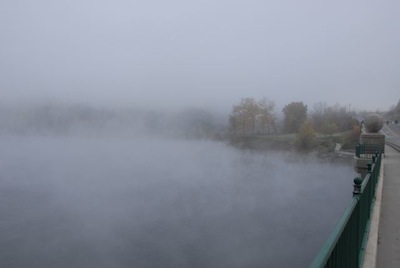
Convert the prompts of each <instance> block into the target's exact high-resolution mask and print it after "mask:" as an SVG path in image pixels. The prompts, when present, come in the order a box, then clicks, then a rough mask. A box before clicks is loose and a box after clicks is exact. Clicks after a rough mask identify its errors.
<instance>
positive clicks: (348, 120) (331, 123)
mask: <svg viewBox="0 0 400 268" xmlns="http://www.w3.org/2000/svg"><path fill="white" fill-rule="evenodd" d="M311 118H312V122H313V124H314V127H315V129H316V130H317V131H318V132H320V133H323V134H333V133H335V132H338V131H346V130H351V129H352V128H353V126H354V125H357V124H358V122H357V120H356V119H355V118H354V117H353V115H352V114H351V113H350V111H349V110H348V109H347V107H345V106H340V105H339V104H336V105H334V106H328V105H326V104H325V103H322V102H320V103H317V104H315V105H314V110H313V111H312V112H311Z"/></svg>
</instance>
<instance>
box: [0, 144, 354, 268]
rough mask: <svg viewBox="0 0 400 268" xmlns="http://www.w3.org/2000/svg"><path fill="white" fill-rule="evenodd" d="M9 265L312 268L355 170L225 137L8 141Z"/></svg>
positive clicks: (4, 188)
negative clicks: (240, 146)
mask: <svg viewBox="0 0 400 268" xmlns="http://www.w3.org/2000/svg"><path fill="white" fill-rule="evenodd" d="M0 148H1V150H0V232H1V237H2V238H1V240H0V250H1V254H0V267H18V268H21V267H307V266H308V265H309V263H310V262H311V261H312V259H313V257H314V255H315V254H316V252H317V251H318V250H319V248H320V246H321V244H322V243H323V242H324V241H325V240H326V237H327V235H328V234H329V233H330V231H331V229H332V227H333V226H334V224H335V223H336V221H337V220H338V218H339V216H340V215H341V213H342V212H343V209H344V208H345V206H346V205H347V203H348V202H349V201H350V199H351V190H352V188H351V185H352V184H351V182H352V179H353V177H354V175H355V174H354V171H353V169H352V167H351V165H342V164H337V163H336V164H329V163H322V162H320V161H318V160H317V159H314V158H312V157H306V156H302V157H298V156H294V155H292V154H289V153H277V152H271V153H262V154H261V153H255V152H249V151H241V150H237V149H234V148H232V147H229V146H227V145H225V144H224V143H222V142H210V141H183V140H166V139H145V138H143V139H111V138H97V139H89V138H78V137H75V138H72V137H51V138H50V137H2V138H0Z"/></svg>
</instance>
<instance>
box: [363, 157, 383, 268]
mask: <svg viewBox="0 0 400 268" xmlns="http://www.w3.org/2000/svg"><path fill="white" fill-rule="evenodd" d="M384 161H385V160H384V159H382V162H381V172H380V174H379V179H378V184H377V186H376V187H377V188H376V192H375V202H374V208H373V211H372V216H371V225H370V229H369V236H368V241H367V247H366V249H365V255H364V262H363V266H362V267H363V268H375V267H376V262H377V256H378V231H379V219H380V216H381V204H382V189H383V178H384V166H385V165H384Z"/></svg>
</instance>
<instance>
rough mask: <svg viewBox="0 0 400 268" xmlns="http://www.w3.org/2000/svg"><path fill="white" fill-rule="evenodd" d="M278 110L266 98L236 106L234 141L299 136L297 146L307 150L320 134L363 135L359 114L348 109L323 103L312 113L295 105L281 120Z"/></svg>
mask: <svg viewBox="0 0 400 268" xmlns="http://www.w3.org/2000/svg"><path fill="white" fill-rule="evenodd" d="M275 107H276V106H275V103H274V102H273V101H271V100H267V99H266V98H263V99H261V100H256V99H254V98H243V99H242V100H241V101H240V102H239V103H238V104H235V105H233V106H232V112H231V114H230V116H229V133H230V138H231V140H237V139H238V138H239V139H240V138H243V137H254V136H260V135H278V134H297V140H296V143H297V145H298V146H299V147H303V148H306V147H310V146H312V143H313V140H314V138H315V136H316V135H317V134H318V133H319V134H322V135H331V134H334V133H338V132H345V131H353V132H355V133H358V132H359V129H358V128H359V122H358V121H357V120H356V118H355V113H354V112H351V111H350V110H349V109H348V108H347V107H346V106H340V105H339V104H336V105H333V106H329V105H327V104H326V103H323V102H319V103H316V104H315V105H314V106H313V109H312V110H311V111H310V110H309V108H308V106H307V105H305V104H304V103H303V102H301V101H297V102H296V101H294V102H290V103H288V104H287V105H285V106H284V107H283V109H282V114H283V117H282V119H280V120H278V116H277V113H276V110H275ZM355 135H356V134H355Z"/></svg>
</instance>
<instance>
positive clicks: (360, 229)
mask: <svg viewBox="0 0 400 268" xmlns="http://www.w3.org/2000/svg"><path fill="white" fill-rule="evenodd" d="M363 146H364V145H359V149H360V150H361V151H363V150H364V152H365V149H366V148H363ZM381 161H382V152H381V151H378V152H376V153H375V154H373V155H372V157H371V163H370V164H368V172H367V173H366V175H365V176H364V178H361V177H357V178H355V179H354V190H353V198H352V200H351V202H350V204H349V205H348V206H347V208H346V210H345V212H344V213H343V215H342V217H341V218H340V219H339V221H338V223H337V224H336V226H335V228H334V229H333V231H332V233H331V235H330V236H329V237H328V240H327V241H326V243H325V244H324V245H323V247H322V248H321V250H320V252H319V253H318V255H317V256H316V257H315V259H314V261H313V263H312V264H311V266H310V267H312V268H317V267H318V268H319V267H361V266H362V262H363V259H364V254H365V246H366V242H367V238H368V234H369V225H370V217H371V210H372V205H373V202H374V200H375V189H376V185H377V182H378V178H379V174H380V168H381Z"/></svg>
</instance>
